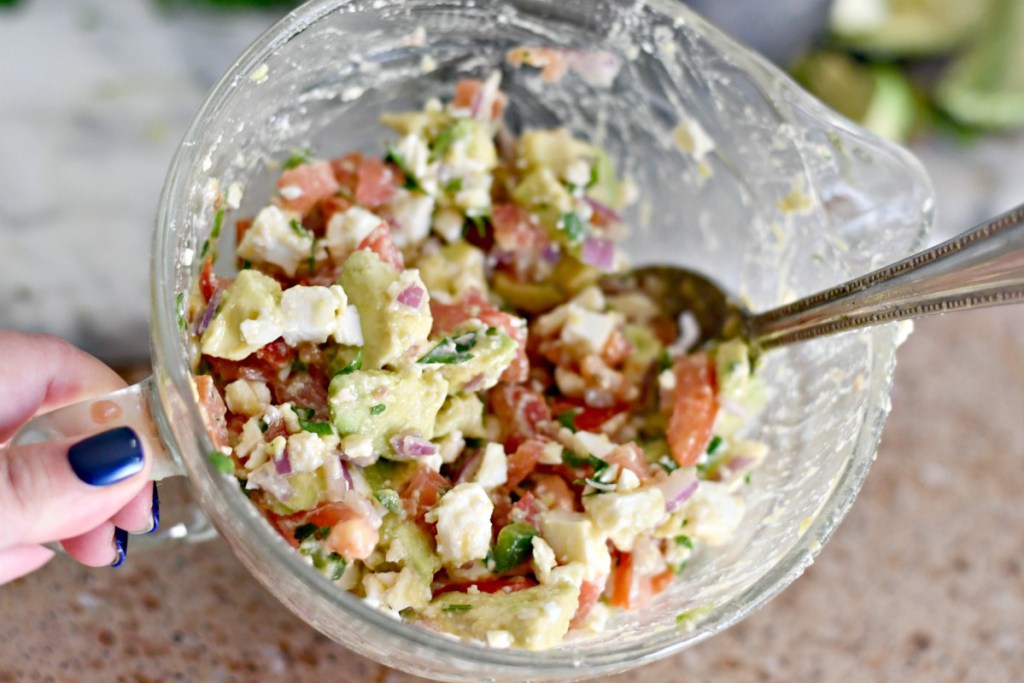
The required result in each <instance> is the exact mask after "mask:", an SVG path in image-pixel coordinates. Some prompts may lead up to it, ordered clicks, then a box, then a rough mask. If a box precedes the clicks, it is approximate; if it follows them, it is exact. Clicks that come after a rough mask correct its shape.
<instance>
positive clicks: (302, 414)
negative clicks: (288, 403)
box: [292, 406, 316, 420]
mask: <svg viewBox="0 0 1024 683" xmlns="http://www.w3.org/2000/svg"><path fill="white" fill-rule="evenodd" d="M292 412H293V413H295V414H296V415H298V416H299V419H300V420H312V419H313V416H314V415H316V411H315V410H313V409H312V408H304V407H302V406H295V407H294V408H292Z"/></svg>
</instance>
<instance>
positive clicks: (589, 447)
mask: <svg viewBox="0 0 1024 683" xmlns="http://www.w3.org/2000/svg"><path fill="white" fill-rule="evenodd" d="M575 436H576V441H577V442H578V443H579V444H580V445H581V446H582V448H581V449H580V450H582V451H583V452H584V453H589V454H590V455H593V456H594V457H595V458H601V459H602V460H604V459H605V458H606V457H608V454H609V453H611V452H612V451H614V450H615V444H614V443H612V441H611V439H609V438H608V435H607V434H596V433H594V432H586V431H578V432H576V434H575Z"/></svg>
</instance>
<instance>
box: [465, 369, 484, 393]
mask: <svg viewBox="0 0 1024 683" xmlns="http://www.w3.org/2000/svg"><path fill="white" fill-rule="evenodd" d="M484 379H485V378H484V375H483V373H480V374H477V375H473V378H472V379H470V380H469V381H468V382H466V383H465V384H464V385H463V387H462V390H463V391H478V390H480V389H482V388H483V386H484Z"/></svg>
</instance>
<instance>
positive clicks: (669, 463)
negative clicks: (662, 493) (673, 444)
mask: <svg viewBox="0 0 1024 683" xmlns="http://www.w3.org/2000/svg"><path fill="white" fill-rule="evenodd" d="M654 464H655V465H657V466H658V467H660V468H661V469H663V470H665V472H667V473H668V474H672V473H673V472H675V471H676V470H678V469H679V463H677V462H676V461H675V460H673V459H672V458H671V457H669V456H668V455H663V456H661V457H660V458H658V459H657V460H655V461H654Z"/></svg>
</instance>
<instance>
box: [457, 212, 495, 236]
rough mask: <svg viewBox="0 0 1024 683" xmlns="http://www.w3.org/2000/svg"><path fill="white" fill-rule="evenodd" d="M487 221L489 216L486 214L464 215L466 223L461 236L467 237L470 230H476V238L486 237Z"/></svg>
mask: <svg viewBox="0 0 1024 683" xmlns="http://www.w3.org/2000/svg"><path fill="white" fill-rule="evenodd" d="M489 220H490V216H489V215H487V214H482V213H474V214H466V223H465V225H463V226H462V236H463V237H465V236H467V235H468V234H469V231H470V229H471V228H472V229H475V230H476V236H477V237H479V238H480V239H483V238H485V237H487V222H488V221H489Z"/></svg>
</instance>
